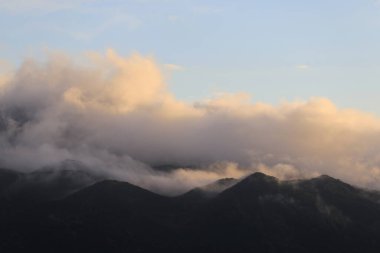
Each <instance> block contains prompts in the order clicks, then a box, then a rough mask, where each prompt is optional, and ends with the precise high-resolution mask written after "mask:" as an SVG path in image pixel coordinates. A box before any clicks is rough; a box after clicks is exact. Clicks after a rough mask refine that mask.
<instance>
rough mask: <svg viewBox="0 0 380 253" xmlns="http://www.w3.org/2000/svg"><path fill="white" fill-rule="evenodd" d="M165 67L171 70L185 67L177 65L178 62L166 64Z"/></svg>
mask: <svg viewBox="0 0 380 253" xmlns="http://www.w3.org/2000/svg"><path fill="white" fill-rule="evenodd" d="M164 67H165V69H167V70H171V71H179V70H184V67H182V66H180V65H177V64H170V63H167V64H164Z"/></svg>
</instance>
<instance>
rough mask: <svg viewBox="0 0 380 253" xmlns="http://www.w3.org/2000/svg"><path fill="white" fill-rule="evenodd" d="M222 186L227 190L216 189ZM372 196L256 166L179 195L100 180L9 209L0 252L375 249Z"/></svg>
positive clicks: (378, 234) (376, 209) (377, 208)
mask: <svg viewBox="0 0 380 253" xmlns="http://www.w3.org/2000/svg"><path fill="white" fill-rule="evenodd" d="M215 186H218V187H215ZM219 186H222V187H224V188H226V189H224V190H222V191H221V192H218V191H213V190H215V189H219V190H220V187H219ZM208 189H211V190H212V191H211V192H212V194H208V193H207V190H208ZM377 200H378V196H377V194H376V193H373V192H368V191H365V190H362V189H358V188H356V187H353V186H351V185H349V184H346V183H344V182H341V181H340V180H337V179H334V178H331V177H328V176H321V177H318V178H314V179H310V180H298V181H279V180H278V179H276V178H274V177H270V176H267V175H265V174H262V173H254V174H252V175H250V176H248V177H246V178H244V179H242V180H241V181H236V180H232V179H228V180H222V181H217V182H215V183H214V184H211V185H208V186H206V187H203V188H200V189H194V190H193V191H190V192H188V193H186V194H184V195H182V196H178V197H165V196H161V195H158V194H155V193H152V192H149V191H147V190H145V189H142V188H140V187H137V186H134V185H131V184H129V183H126V182H117V181H109V180H107V181H102V182H98V183H95V184H93V185H91V186H88V187H86V188H84V189H82V190H79V191H77V192H75V193H73V194H70V195H69V196H67V197H65V198H63V199H59V200H54V201H50V200H49V201H45V202H41V203H39V204H37V205H33V206H28V207H25V208H24V209H15V208H14V207H12V205H11V206H9V210H11V211H13V213H12V215H8V216H7V217H6V219H5V218H4V217H5V216H4V215H3V218H1V217H0V218H1V219H0V221H1V225H2V226H0V236H1V238H2V241H1V243H0V250H1V251H2V252H24V251H25V249H28V250H34V251H35V250H37V249H38V251H39V252H52V251H54V252H90V251H91V252H208V253H210V252H211V253H212V252H226V253H228V252H234V253H239V252H290V251H292V252H378V251H379V250H380V204H379V203H378V202H377ZM12 208H13V209H12Z"/></svg>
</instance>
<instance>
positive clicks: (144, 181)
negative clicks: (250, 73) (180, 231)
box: [0, 50, 380, 194]
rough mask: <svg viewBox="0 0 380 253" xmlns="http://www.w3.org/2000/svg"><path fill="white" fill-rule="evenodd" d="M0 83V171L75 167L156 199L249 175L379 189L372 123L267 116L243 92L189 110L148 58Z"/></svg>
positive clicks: (379, 125)
mask: <svg viewBox="0 0 380 253" xmlns="http://www.w3.org/2000/svg"><path fill="white" fill-rule="evenodd" d="M0 72H2V73H6V74H2V76H0V147H1V148H0V166H1V167H3V168H7V169H12V170H17V171H23V172H30V171H35V170H38V169H41V168H46V167H51V168H55V167H56V168H59V167H60V166H59V164H61V163H64V162H65V161H68V160H70V161H77V162H78V163H80V164H83V166H82V167H81V168H82V169H83V168H85V169H86V170H88V171H91V172H94V173H98V174H101V175H104V177H106V178H113V179H118V180H123V181H128V182H131V183H134V184H137V185H140V186H142V187H144V188H148V189H151V190H154V191H156V192H161V193H166V194H174V193H178V192H183V191H185V190H188V189H191V188H192V187H196V186H201V185H205V184H207V183H210V182H212V181H214V180H217V179H220V178H224V177H235V178H240V177H243V176H245V175H247V174H249V173H252V172H254V171H261V172H264V173H267V174H270V175H274V176H276V177H279V178H280V179H297V178H308V177H313V176H318V175H321V174H328V175H330V176H333V177H336V178H339V179H342V180H344V181H347V182H349V183H352V184H355V185H358V186H361V187H367V188H373V189H380V155H379V152H378V151H379V150H380V119H379V118H378V117H376V116H374V115H371V114H368V113H366V112H362V111H358V110H354V109H342V108H338V107H337V106H335V105H334V103H333V102H332V101H330V100H328V99H327V98H310V99H309V100H307V101H293V102H282V103H280V104H279V105H270V104H265V103H260V102H254V101H252V100H251V98H250V94H246V93H244V92H242V93H238V94H227V93H226V94H218V95H213V96H211V97H210V98H208V99H203V100H200V101H197V102H194V103H188V102H184V101H180V100H179V99H177V98H176V97H175V95H174V94H172V93H171V92H170V90H169V89H168V87H167V85H166V81H165V76H166V75H165V73H164V72H165V71H164V70H163V66H161V65H160V64H158V63H156V61H155V60H154V58H152V57H143V56H141V55H138V54H133V55H131V56H129V57H123V56H120V55H118V54H117V53H116V52H114V51H113V50H108V51H107V52H106V53H105V54H98V53H90V54H87V56H86V57H82V58H80V59H78V57H76V58H75V59H74V57H69V56H67V55H64V54H52V55H50V56H48V57H47V59H46V60H43V61H39V60H36V59H27V60H25V61H24V62H23V63H22V64H21V66H19V67H18V68H16V69H14V70H13V71H0ZM274 92H275V91H274ZM163 165H170V166H172V167H174V169H171V170H162V169H159V168H160V166H163Z"/></svg>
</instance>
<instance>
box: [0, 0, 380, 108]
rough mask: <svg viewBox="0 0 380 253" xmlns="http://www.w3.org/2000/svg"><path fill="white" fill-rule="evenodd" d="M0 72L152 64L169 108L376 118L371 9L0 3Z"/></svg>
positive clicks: (221, 3)
mask: <svg viewBox="0 0 380 253" xmlns="http://www.w3.org/2000/svg"><path fill="white" fill-rule="evenodd" d="M0 30H1V35H0V59H1V62H2V64H1V65H0V66H2V69H3V70H2V71H3V72H4V71H7V70H8V69H11V68H10V67H9V65H11V66H13V67H17V66H19V65H20V64H21V62H23V61H24V59H25V58H26V57H34V58H41V59H43V58H44V57H45V56H46V52H47V51H49V52H50V51H61V52H65V53H66V54H70V55H73V56H76V55H79V54H82V53H83V52H87V51H94V52H106V50H107V49H110V48H111V49H113V50H115V51H116V52H118V54H121V55H124V56H128V55H130V54H132V53H134V52H138V53H140V54H141V55H144V56H147V57H153V58H154V59H155V60H156V61H157V62H158V63H160V64H161V66H162V67H163V68H164V69H166V73H167V75H166V79H167V83H168V84H169V85H170V90H171V91H172V92H174V93H175V95H176V96H177V97H178V98H181V99H183V100H186V101H197V100H199V99H203V98H207V97H209V96H212V95H214V94H218V93H224V92H232V93H234V92H247V93H250V94H251V95H252V98H253V100H254V101H260V102H265V103H270V104H279V103H281V102H283V101H294V100H307V99H309V98H311V97H325V98H328V99H331V100H332V101H333V102H334V103H335V104H336V105H337V106H339V107H343V108H356V109H360V110H364V111H367V112H370V113H374V114H377V115H380V107H379V105H378V103H379V102H378V101H380V85H379V80H380V71H379V70H380V63H379V59H380V3H379V1H376V0H320V1H305V0H288V1H282V0H265V1H264V0H249V1H248V0H237V1H225V0H202V1H201V0H191V1H190V0H126V1H117V0H109V1H101V0H67V1H57V0H13V1H8V0H0Z"/></svg>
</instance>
